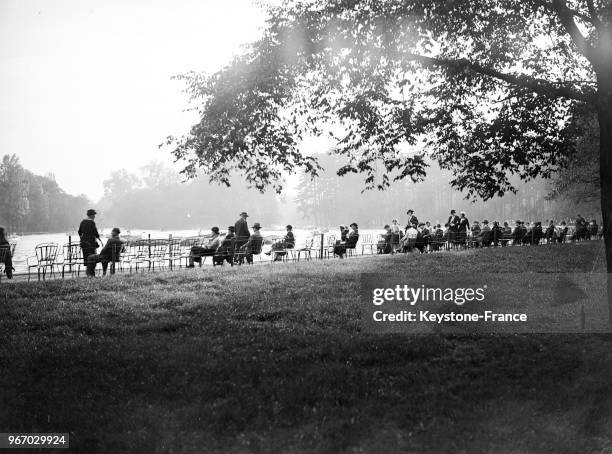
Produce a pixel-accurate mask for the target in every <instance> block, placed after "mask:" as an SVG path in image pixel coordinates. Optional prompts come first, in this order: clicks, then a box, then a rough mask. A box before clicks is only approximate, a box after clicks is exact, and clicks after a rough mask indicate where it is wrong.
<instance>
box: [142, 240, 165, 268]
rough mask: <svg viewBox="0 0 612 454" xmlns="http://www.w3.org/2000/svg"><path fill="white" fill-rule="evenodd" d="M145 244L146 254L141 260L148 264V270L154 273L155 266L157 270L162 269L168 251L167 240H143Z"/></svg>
mask: <svg viewBox="0 0 612 454" xmlns="http://www.w3.org/2000/svg"><path fill="white" fill-rule="evenodd" d="M145 241H146V243H147V245H146V246H147V253H146V255H145V256H144V257H142V260H143V261H144V263H147V264H148V267H149V270H151V271H155V265H156V264H157V266H158V268H159V267H163V266H164V263H165V259H166V254H167V250H168V244H169V241H168V240H145Z"/></svg>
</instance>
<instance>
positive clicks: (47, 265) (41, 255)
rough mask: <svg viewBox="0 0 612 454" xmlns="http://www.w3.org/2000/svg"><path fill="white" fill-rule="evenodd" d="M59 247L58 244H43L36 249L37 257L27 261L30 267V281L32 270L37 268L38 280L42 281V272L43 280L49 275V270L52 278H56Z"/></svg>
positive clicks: (29, 258)
mask: <svg viewBox="0 0 612 454" xmlns="http://www.w3.org/2000/svg"><path fill="white" fill-rule="evenodd" d="M58 252H59V246H58V245H57V243H42V244H39V245H37V246H36V247H35V248H34V253H35V254H36V255H34V256H31V257H28V258H27V259H26V263H27V267H28V281H29V280H30V272H31V270H32V268H36V271H37V275H38V280H40V276H41V272H42V277H43V280H44V279H45V277H46V275H47V269H48V270H49V273H50V274H51V276H55V273H54V269H55V267H56V266H57V254H58Z"/></svg>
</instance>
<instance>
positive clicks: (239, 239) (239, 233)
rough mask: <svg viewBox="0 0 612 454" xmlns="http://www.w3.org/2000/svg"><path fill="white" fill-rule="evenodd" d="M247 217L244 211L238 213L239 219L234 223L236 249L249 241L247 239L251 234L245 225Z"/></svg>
mask: <svg viewBox="0 0 612 454" xmlns="http://www.w3.org/2000/svg"><path fill="white" fill-rule="evenodd" d="M248 217H249V215H248V214H247V213H246V211H243V212H242V213H240V219H238V220H237V221H236V223H235V224H234V228H235V230H236V249H240V248H241V247H242V246H243V245H244V244H245V243H246V242H247V241H249V237H250V236H251V232H249V225H248V224H247V218H248Z"/></svg>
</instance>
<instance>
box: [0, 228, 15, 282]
mask: <svg viewBox="0 0 612 454" xmlns="http://www.w3.org/2000/svg"><path fill="white" fill-rule="evenodd" d="M0 248H1V249H2V251H0V260H2V263H4V272H5V273H6V277H7V278H8V279H13V271H15V268H13V258H12V256H11V244H10V243H9V242H8V239H7V238H6V230H5V229H4V227H0Z"/></svg>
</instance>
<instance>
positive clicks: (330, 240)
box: [323, 235, 336, 258]
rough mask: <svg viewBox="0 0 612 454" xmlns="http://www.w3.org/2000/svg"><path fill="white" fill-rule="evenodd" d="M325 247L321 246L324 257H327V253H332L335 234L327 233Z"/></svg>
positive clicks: (334, 244)
mask: <svg viewBox="0 0 612 454" xmlns="http://www.w3.org/2000/svg"><path fill="white" fill-rule="evenodd" d="M326 239H327V242H326V246H325V248H323V255H324V257H325V258H329V255H330V254H332V255H333V253H334V247H335V246H336V235H328V236H327V238H326Z"/></svg>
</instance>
